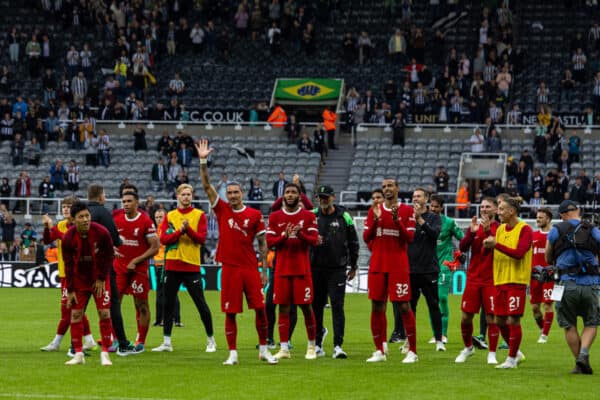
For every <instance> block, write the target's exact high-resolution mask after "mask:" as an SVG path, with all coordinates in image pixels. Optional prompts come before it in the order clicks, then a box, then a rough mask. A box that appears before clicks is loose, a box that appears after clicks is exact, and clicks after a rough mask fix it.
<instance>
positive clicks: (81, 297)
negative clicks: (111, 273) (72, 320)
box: [71, 281, 110, 311]
mask: <svg viewBox="0 0 600 400" xmlns="http://www.w3.org/2000/svg"><path fill="white" fill-rule="evenodd" d="M75 297H76V298H77V303H73V304H72V306H71V308H72V309H73V310H84V311H85V308H86V307H87V303H88V301H89V299H90V297H93V298H94V301H95V302H96V309H97V310H102V309H109V308H110V282H109V281H106V282H104V292H103V293H102V294H101V295H100V296H96V295H95V294H94V291H93V288H92V287H88V288H85V289H80V288H75Z"/></svg>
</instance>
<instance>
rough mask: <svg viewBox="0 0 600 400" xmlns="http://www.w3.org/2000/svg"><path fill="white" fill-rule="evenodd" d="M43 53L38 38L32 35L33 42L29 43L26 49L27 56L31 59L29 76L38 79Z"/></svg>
mask: <svg viewBox="0 0 600 400" xmlns="http://www.w3.org/2000/svg"><path fill="white" fill-rule="evenodd" d="M41 53H42V48H41V46H40V43H39V42H38V41H37V36H36V35H31V40H30V41H29V42H27V46H26V47H25V54H27V57H29V76H30V77H31V78H37V77H38V74H39V73H40V55H41Z"/></svg>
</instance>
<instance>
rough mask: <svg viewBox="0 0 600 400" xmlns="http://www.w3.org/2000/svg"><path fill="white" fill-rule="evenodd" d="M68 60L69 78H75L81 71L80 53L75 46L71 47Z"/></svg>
mask: <svg viewBox="0 0 600 400" xmlns="http://www.w3.org/2000/svg"><path fill="white" fill-rule="evenodd" d="M66 60H67V73H68V77H69V78H73V77H75V75H76V74H77V72H78V71H79V52H78V51H77V49H76V48H75V46H71V47H70V48H69V51H67V56H66Z"/></svg>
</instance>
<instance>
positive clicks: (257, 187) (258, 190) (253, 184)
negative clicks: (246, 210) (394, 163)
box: [248, 178, 264, 210]
mask: <svg viewBox="0 0 600 400" xmlns="http://www.w3.org/2000/svg"><path fill="white" fill-rule="evenodd" d="M248 200H249V201H248V205H249V206H250V207H252V208H255V209H257V210H260V206H261V205H260V204H259V203H255V202H257V201H263V200H264V195H263V191H262V187H261V183H260V179H253V178H250V190H249V191H248Z"/></svg>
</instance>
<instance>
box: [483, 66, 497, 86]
mask: <svg viewBox="0 0 600 400" xmlns="http://www.w3.org/2000/svg"><path fill="white" fill-rule="evenodd" d="M496 72H497V69H496V66H495V65H486V66H485V67H484V68H483V81H484V82H490V81H494V80H496Z"/></svg>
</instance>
